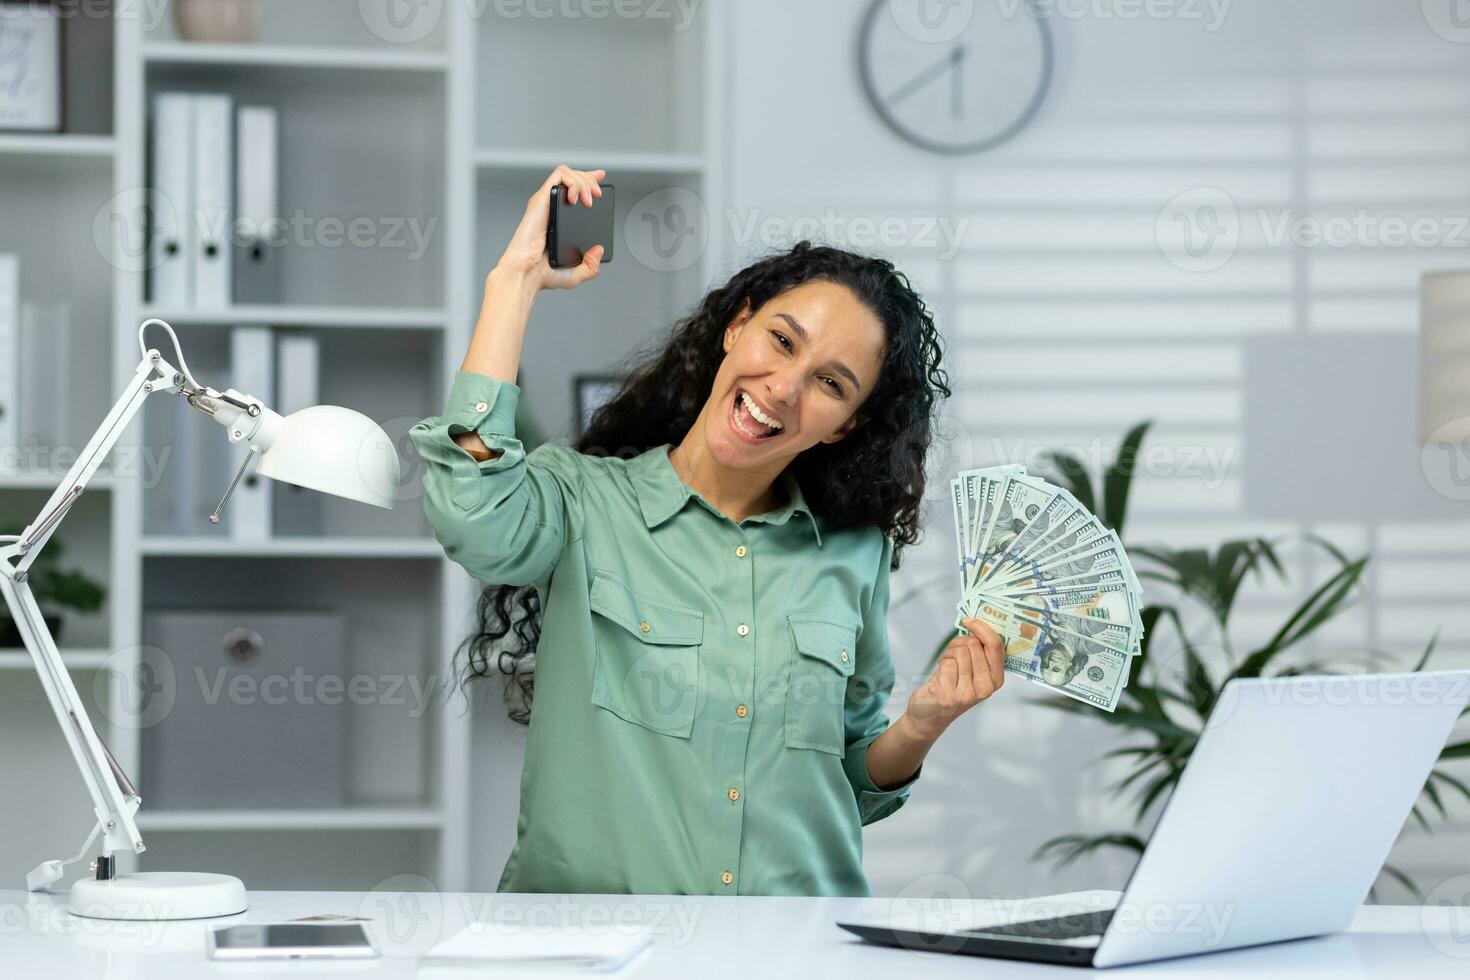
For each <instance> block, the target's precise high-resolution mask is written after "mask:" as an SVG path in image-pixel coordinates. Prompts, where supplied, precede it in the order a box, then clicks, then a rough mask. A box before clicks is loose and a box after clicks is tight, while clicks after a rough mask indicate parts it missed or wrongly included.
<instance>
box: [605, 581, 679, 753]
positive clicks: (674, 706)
mask: <svg viewBox="0 0 1470 980" xmlns="http://www.w3.org/2000/svg"><path fill="white" fill-rule="evenodd" d="M590 598H591V606H592V612H593V616H592V625H593V631H594V635H595V642H596V644H597V650H596V663H595V665H594V667H593V671H592V703H593V704H595V705H599V706H601V707H603V708H606V709H608V710H609V711H611V712H612V713H613V714H615V715H617V716H618V717H619V718H622V719H623V720H625V721H630V722H632V723H633V724H635V725H641V726H643V727H644V728H647V729H650V730H652V731H655V732H660V733H662V734H664V735H673V736H676V737H679V738H688V737H689V734H690V732H691V731H692V730H693V728H694V709H695V701H696V695H697V693H698V680H699V645H700V643H702V642H703V640H704V613H702V612H700V611H699V610H697V609H689V608H687V607H685V606H680V605H676V604H674V603H669V602H665V601H662V600H660V599H656V598H654V597H652V596H649V595H646V594H644V593H642V592H635V591H634V590H633V589H632V588H631V587H630V586H629V585H628V584H627V583H626V582H624V581H623V580H622V579H621V578H619V577H618V576H616V575H613V574H612V573H610V572H607V571H604V570H602V569H598V570H597V571H596V572H595V573H594V574H593V577H592V588H591V592H590Z"/></svg>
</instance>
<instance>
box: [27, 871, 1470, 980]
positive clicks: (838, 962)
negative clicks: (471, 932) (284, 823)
mask: <svg viewBox="0 0 1470 980" xmlns="http://www.w3.org/2000/svg"><path fill="white" fill-rule="evenodd" d="M1109 895H1116V893H1113V892H1078V893H1072V894H1071V895H1068V896H1056V897H1054V898H1053V900H1054V901H1062V900H1064V899H1072V900H1074V901H1097V900H1100V899H1101V898H1103V897H1105V896H1109ZM250 901H251V908H250V910H249V911H248V912H246V913H245V914H244V915H243V916H234V917H231V918H230V919H214V920H209V921H210V923H211V924H214V923H224V922H239V921H252V922H270V921H281V920H285V919H293V918H297V917H300V916H305V915H312V914H317V913H337V914H346V915H364V916H367V917H370V918H371V919H372V920H373V924H372V925H371V926H369V930H370V932H372V934H373V936H374V939H375V941H377V942H379V943H380V944H381V945H382V946H383V948H384V950H385V953H386V954H387V955H385V956H383V957H382V958H380V959H377V960H369V961H365V962H360V963H347V962H337V963H327V964H319V965H313V964H309V963H299V962H297V963H277V964H270V963H243V964H242V963H234V964H217V963H213V962H212V961H210V960H209V959H207V958H206V956H205V953H204V930H205V928H206V924H205V923H203V922H199V921H195V922H175V923H167V924H159V923H133V924H129V923H115V922H101V921H96V920H87V919H79V918H76V917H74V916H71V915H69V914H67V913H66V912H65V911H64V899H63V898H62V897H60V896H29V895H27V894H26V893H25V892H21V891H0V977H7V978H9V977H14V978H17V980H20V978H25V980H31V978H37V980H39V978H45V980H62V978H70V977H85V978H109V980H113V978H115V980H143V978H147V980H174V978H177V980H194V978H197V977H205V976H233V977H241V976H258V975H272V976H277V975H279V976H291V977H313V978H315V977H332V978H342V977H348V976H351V977H356V976H371V977H420V978H423V980H454V978H474V977H482V976H488V975H491V974H488V973H485V972H479V971H474V970H465V969H460V968H455V967H442V966H435V967H430V966H429V965H428V964H424V965H422V966H421V965H420V964H419V962H418V961H417V960H416V958H415V954H416V953H418V952H419V951H421V950H423V949H426V948H427V947H428V946H429V945H431V944H432V943H433V942H434V941H436V940H437V939H439V938H440V937H441V936H448V935H450V934H451V933H453V932H455V931H457V930H458V929H460V928H461V927H463V926H464V925H465V924H466V923H467V922H470V921H474V920H476V919H479V920H481V921H484V922H487V923H490V925H489V927H488V928H491V929H494V928H499V927H502V926H508V927H516V926H519V927H522V928H524V927H527V926H529V927H531V928H544V926H545V925H546V924H548V923H552V922H562V921H571V922H572V923H573V924H575V923H576V922H577V921H578V920H577V917H578V916H580V915H586V916H589V917H588V918H586V919H585V920H582V921H584V922H585V924H586V927H587V928H589V929H597V928H600V929H611V928H615V927H616V924H617V923H626V922H628V921H629V920H630V918H631V919H636V920H637V921H640V922H644V923H647V924H648V925H650V926H652V927H654V928H655V930H656V933H655V937H654V945H653V948H652V949H651V950H649V951H647V952H645V953H644V954H643V955H642V957H641V958H640V959H639V960H637V961H635V962H634V963H632V964H630V965H629V966H628V967H627V968H625V969H624V970H622V971H620V972H619V973H616V974H611V976H614V977H617V978H619V980H621V978H625V977H627V978H637V980H654V978H658V980H662V978H669V980H688V978H691V977H699V978H722V977H729V978H732V980H733V978H741V980H776V978H784V977H800V978H802V980H816V978H822V977H833V978H841V980H858V978H868V977H884V976H900V975H912V974H913V973H914V972H915V971H918V970H920V969H922V971H923V972H922V975H923V976H924V977H925V978H926V980H927V978H929V977H937V978H942V977H965V978H975V977H984V978H987V980H989V978H995V977H1028V978H1030V977H1040V976H1043V975H1055V976H1063V977H1072V978H1076V977H1079V976H1086V975H1087V974H1086V973H1085V972H1083V971H1079V970H1078V969H1076V968H1073V967H1048V966H1042V965H1039V964H1031V963H1017V962H1012V961H1007V960H989V959H978V958H975V957H970V956H946V955H942V954H937V953H927V952H909V951H905V950H897V949H887V948H884V947H880V946H870V945H867V944H865V943H863V942H861V941H859V940H858V939H857V938H856V937H854V936H852V935H851V934H849V933H847V932H844V931H843V930H841V929H838V928H837V926H835V925H834V924H833V923H834V921H836V920H837V919H843V920H845V921H854V920H861V921H872V922H898V921H901V920H902V918H903V917H904V916H905V915H907V914H908V913H907V912H906V911H905V910H904V909H902V908H898V905H899V904H903V905H907V903H895V902H894V901H892V900H890V899H885V898H834V899H823V898H766V897H730V896H717V897H706V896H693V897H673V898H664V897H660V896H649V895H611V896H596V895H567V896H562V895H511V894H506V895H491V894H444V895H440V894H432V893H402V892H365V893H364V892H251V893H250ZM997 908H999V906H995V905H993V904H992V903H989V902H975V903H970V905H969V906H967V911H966V914H970V915H974V916H976V917H977V918H978V917H984V916H988V915H991V914H994V911H993V910H995V909H997ZM1007 909H1008V910H1009V911H1011V912H1014V906H1013V905H1011V906H1007ZM597 916H600V918H594V917H597ZM895 916H896V917H897V918H895ZM1467 922H1470V913H1466V912H1464V911H1463V910H1461V911H1460V912H1458V913H1457V912H1456V910H1454V909H1451V908H1432V907H1430V908H1422V909H1421V908H1418V907H1413V906H1366V907H1364V908H1363V909H1362V910H1361V911H1360V912H1359V914H1358V916H1357V918H1356V919H1355V920H1354V922H1353V925H1352V928H1351V929H1350V930H1349V931H1348V932H1347V933H1344V934H1342V935H1338V936H1330V937H1324V938H1319V939H1306V940H1299V941H1296V942H1289V943H1278V944H1275V945H1272V946H1265V947H1258V948H1255V949H1246V950H1234V951H1231V952H1225V953H1215V954H1211V955H1207V956H1196V957H1190V958H1187V959H1179V960H1168V961H1163V962H1159V963H1152V964H1145V965H1142V966H1136V967H1123V968H1117V969H1113V970H1108V971H1105V972H1104V973H1103V974H1102V975H1103V976H1106V977H1108V978H1121V977H1125V976H1131V975H1135V974H1138V975H1143V974H1146V975H1147V976H1149V977H1176V976H1189V977H1226V976H1242V977H1245V976H1250V977H1259V976H1276V975H1281V974H1287V973H1290V974H1291V975H1293V976H1305V977H1322V978H1332V980H1342V978H1351V977H1385V978H1395V980H1397V978H1401V977H1414V978H1415V980H1427V978H1433V977H1455V978H1457V980H1463V978H1465V977H1467V976H1470V931H1467V930H1466V929H1465V928H1464V926H1465V924H1466V923H1467ZM1457 924H1458V925H1459V926H1460V930H1459V931H1458V932H1456V930H1455V926H1456V925H1457ZM501 975H527V974H524V973H518V974H501ZM589 975H596V974H589Z"/></svg>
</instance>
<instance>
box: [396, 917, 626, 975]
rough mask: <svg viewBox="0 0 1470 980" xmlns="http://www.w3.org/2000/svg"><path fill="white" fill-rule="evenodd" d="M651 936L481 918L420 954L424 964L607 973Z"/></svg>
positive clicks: (518, 970) (622, 962) (610, 930)
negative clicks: (503, 924) (509, 925)
mask: <svg viewBox="0 0 1470 980" xmlns="http://www.w3.org/2000/svg"><path fill="white" fill-rule="evenodd" d="M650 942H651V937H650V935H649V933H648V932H647V930H643V929H639V930H627V929H621V930H614V929H609V930H606V931H599V932H589V931H586V930H570V929H552V928H546V929H541V928H516V929H506V928H502V927H499V926H496V925H494V924H493V923H487V922H482V923H479V924H477V925H473V926H469V927H467V928H465V929H462V930H460V931H459V932H457V933H455V934H454V935H452V936H450V937H449V938H447V939H444V940H442V941H440V942H439V943H437V944H435V945H434V946H433V947H431V948H430V949H429V950H428V951H427V952H425V953H424V955H423V956H422V957H421V958H420V959H421V962H422V963H423V965H425V966H473V967H477V968H480V969H493V968H495V967H506V968H509V969H510V970H513V971H516V972H522V971H526V970H549V971H577V972H588V973H610V972H612V971H615V970H620V969H622V968H623V967H624V966H625V965H627V964H628V963H630V962H632V960H633V959H634V958H635V957H637V956H638V954H639V953H641V952H642V951H643V950H644V949H646V948H647V947H648V945H649V943H650Z"/></svg>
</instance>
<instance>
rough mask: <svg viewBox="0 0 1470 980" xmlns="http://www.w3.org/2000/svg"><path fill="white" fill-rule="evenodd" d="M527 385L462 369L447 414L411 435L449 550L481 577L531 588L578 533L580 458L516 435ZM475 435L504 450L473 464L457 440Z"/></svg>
mask: <svg viewBox="0 0 1470 980" xmlns="http://www.w3.org/2000/svg"><path fill="white" fill-rule="evenodd" d="M520 396H521V389H520V388H519V387H518V386H516V385H514V384H512V383H511V382H508V381H502V380H500V379H498V378H492V377H490V376H488V375H484V374H478V373H475V372H472V371H460V372H458V373H457V374H456V375H455V377H454V381H453V383H452V384H451V385H450V389H449V397H448V401H447V404H446V405H445V409H444V413H443V414H442V415H438V416H431V417H429V418H426V419H424V420H422V421H421V422H419V423H417V424H416V425H414V426H413V427H412V428H411V429H410V430H409V437H410V438H411V439H412V440H413V443H414V446H415V447H416V448H417V449H418V452H419V455H420V456H421V457H422V458H423V460H424V463H425V468H424V478H423V488H424V513H425V515H426V516H427V517H428V519H429V523H430V524H431V525H432V526H433V528H434V534H435V537H436V538H438V540H439V543H440V544H441V545H443V547H444V552H445V554H446V555H448V556H449V557H450V558H451V559H453V560H454V561H455V562H457V563H458V564H460V565H461V566H463V567H464V569H465V570H466V571H467V572H469V573H470V575H472V576H474V577H475V578H477V579H480V580H482V581H485V582H493V583H497V584H503V585H525V584H528V583H531V582H534V581H536V580H538V579H540V578H541V577H542V576H543V575H545V574H546V573H547V572H548V571H550V570H551V569H552V568H553V567H554V566H555V563H556V561H557V558H558V557H559V555H560V553H561V549H562V546H563V544H564V543H565V542H567V541H571V540H575V539H576V538H578V537H580V536H581V517H580V514H581V494H580V484H581V470H580V454H579V453H577V452H576V451H575V450H572V449H568V448H566V447H563V446H557V445H553V444H551V443H547V444H545V445H542V446H538V447H536V449H534V450H532V451H531V452H530V453H529V454H528V453H527V452H526V450H525V446H524V445H523V444H522V443H521V440H520V439H519V438H517V437H516V434H515V432H516V428H515V417H516V409H517V407H518V406H519V404H520ZM463 432H474V433H475V434H476V435H478V436H479V437H480V440H481V441H482V442H484V443H485V445H486V447H488V448H489V449H491V450H493V451H496V452H499V453H500V455H498V456H495V457H494V458H492V459H487V460H477V459H475V457H474V456H472V455H470V453H469V451H468V450H466V449H465V448H464V447H463V446H461V445H459V443H457V442H455V441H454V438H453V437H454V436H456V435H458V434H460V433H463Z"/></svg>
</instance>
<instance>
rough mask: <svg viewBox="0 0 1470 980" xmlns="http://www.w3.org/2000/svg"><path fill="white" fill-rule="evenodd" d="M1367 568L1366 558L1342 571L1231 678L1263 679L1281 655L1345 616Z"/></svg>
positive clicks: (1247, 658) (1300, 607)
mask: <svg viewBox="0 0 1470 980" xmlns="http://www.w3.org/2000/svg"><path fill="white" fill-rule="evenodd" d="M1367 564H1368V559H1367V558H1366V557H1364V558H1359V559H1358V560H1357V561H1355V562H1353V563H1351V564H1349V565H1347V566H1345V567H1343V568H1341V569H1339V570H1338V571H1337V573H1336V574H1334V575H1333V576H1332V577H1331V578H1329V579H1328V580H1327V581H1326V582H1324V583H1322V585H1321V586H1320V587H1319V588H1318V589H1317V590H1316V591H1315V592H1313V593H1312V594H1311V595H1310V596H1309V597H1308V598H1307V600H1306V601H1305V602H1303V603H1302V604H1301V605H1300V606H1298V607H1297V610H1296V612H1294V613H1292V614H1291V618H1290V619H1288V620H1287V621H1286V624H1285V625H1283V626H1282V627H1281V629H1279V630H1277V631H1276V635H1275V636H1273V637H1272V638H1271V640H1270V642H1268V643H1267V644H1266V645H1265V646H1263V647H1261V648H1260V649H1259V650H1257V651H1255V652H1254V653H1252V654H1251V655H1250V656H1248V657H1246V658H1245V660H1243V661H1241V664H1240V666H1239V667H1236V668H1235V670H1234V671H1233V672H1231V674H1230V676H1231V677H1232V678H1235V677H1260V676H1261V673H1262V671H1264V670H1265V669H1266V667H1267V665H1268V664H1270V662H1271V661H1272V660H1273V659H1274V658H1275V657H1276V656H1277V655H1278V654H1280V653H1281V652H1282V651H1284V650H1286V649H1287V648H1288V647H1290V646H1291V645H1292V644H1294V643H1297V642H1299V641H1300V640H1302V639H1303V638H1304V637H1306V636H1308V635H1309V634H1311V633H1312V632H1313V631H1314V630H1316V629H1317V628H1318V627H1319V626H1321V625H1322V624H1323V623H1325V622H1327V621H1328V620H1329V619H1331V618H1332V617H1333V616H1336V615H1337V614H1338V613H1340V612H1342V609H1343V603H1344V600H1346V599H1347V597H1348V594H1349V593H1350V592H1351V591H1352V587H1353V586H1354V585H1355V584H1357V581H1358V579H1359V578H1360V577H1362V574H1363V569H1364V568H1365V567H1367Z"/></svg>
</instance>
